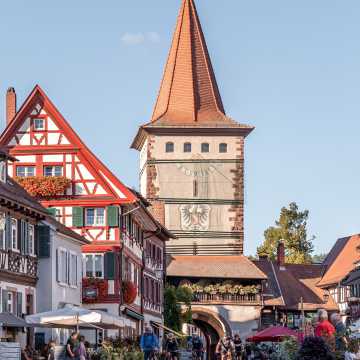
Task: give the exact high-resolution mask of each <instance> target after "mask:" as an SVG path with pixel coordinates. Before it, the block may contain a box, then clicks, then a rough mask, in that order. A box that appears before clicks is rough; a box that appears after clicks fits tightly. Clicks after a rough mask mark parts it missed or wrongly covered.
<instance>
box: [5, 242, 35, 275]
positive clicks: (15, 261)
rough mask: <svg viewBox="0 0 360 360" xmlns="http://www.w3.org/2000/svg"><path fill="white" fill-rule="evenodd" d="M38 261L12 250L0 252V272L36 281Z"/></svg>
mask: <svg viewBox="0 0 360 360" xmlns="http://www.w3.org/2000/svg"><path fill="white" fill-rule="evenodd" d="M37 269H38V259H37V258H36V257H34V256H30V255H24V254H20V253H19V252H15V251H12V250H2V249H1V250H0V270H5V271H9V272H11V273H14V274H18V275H25V276H28V277H31V278H33V279H36V277H37Z"/></svg>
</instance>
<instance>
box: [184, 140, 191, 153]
mask: <svg viewBox="0 0 360 360" xmlns="http://www.w3.org/2000/svg"><path fill="white" fill-rule="evenodd" d="M184 152H186V153H189V152H191V143H188V142H187V143H185V144H184Z"/></svg>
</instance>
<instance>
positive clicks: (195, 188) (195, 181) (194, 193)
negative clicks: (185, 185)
mask: <svg viewBox="0 0 360 360" xmlns="http://www.w3.org/2000/svg"><path fill="white" fill-rule="evenodd" d="M198 195H199V187H198V182H197V180H194V181H193V196H194V197H197V196H198Z"/></svg>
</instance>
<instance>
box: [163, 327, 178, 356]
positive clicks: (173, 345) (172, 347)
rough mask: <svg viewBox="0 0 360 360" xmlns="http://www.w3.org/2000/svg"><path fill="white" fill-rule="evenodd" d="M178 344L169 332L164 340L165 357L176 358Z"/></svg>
mask: <svg viewBox="0 0 360 360" xmlns="http://www.w3.org/2000/svg"><path fill="white" fill-rule="evenodd" d="M178 350H179V345H178V342H177V340H176V338H175V336H174V334H173V333H169V335H168V336H167V339H166V342H165V352H166V357H167V359H170V360H177V359H178Z"/></svg>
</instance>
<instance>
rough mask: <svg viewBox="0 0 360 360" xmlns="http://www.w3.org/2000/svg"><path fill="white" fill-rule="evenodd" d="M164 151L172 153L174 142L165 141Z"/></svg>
mask: <svg viewBox="0 0 360 360" xmlns="http://www.w3.org/2000/svg"><path fill="white" fill-rule="evenodd" d="M165 152H167V153H172V152H174V143H173V142H170V141H169V142H167V143H166V145H165Z"/></svg>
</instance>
